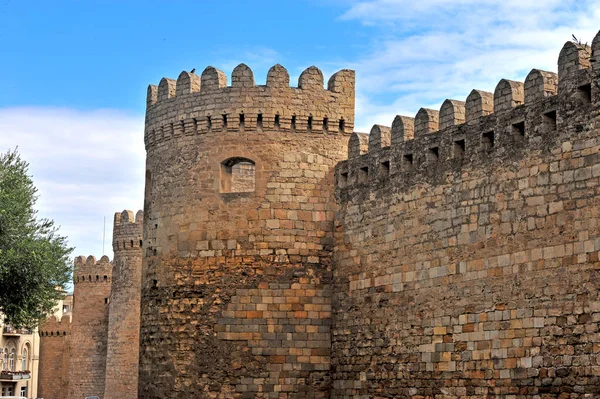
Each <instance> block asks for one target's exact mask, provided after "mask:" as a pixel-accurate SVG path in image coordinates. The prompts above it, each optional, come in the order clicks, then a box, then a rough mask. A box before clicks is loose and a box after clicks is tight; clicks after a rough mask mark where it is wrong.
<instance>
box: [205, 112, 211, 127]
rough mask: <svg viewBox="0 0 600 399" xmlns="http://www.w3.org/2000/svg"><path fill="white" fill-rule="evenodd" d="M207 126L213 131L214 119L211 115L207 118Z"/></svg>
mask: <svg viewBox="0 0 600 399" xmlns="http://www.w3.org/2000/svg"><path fill="white" fill-rule="evenodd" d="M206 126H207V127H208V130H210V129H212V117H211V116H210V115H208V116H207V117H206Z"/></svg>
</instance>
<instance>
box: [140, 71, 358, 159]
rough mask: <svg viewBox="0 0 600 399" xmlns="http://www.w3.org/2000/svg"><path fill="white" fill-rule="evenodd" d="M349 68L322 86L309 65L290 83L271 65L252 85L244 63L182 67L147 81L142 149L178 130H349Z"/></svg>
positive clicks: (351, 93)
mask: <svg viewBox="0 0 600 399" xmlns="http://www.w3.org/2000/svg"><path fill="white" fill-rule="evenodd" d="M354 79H355V77H354V71H352V70H348V69H343V70H341V71H338V72H336V73H335V74H334V75H333V76H331V78H330V79H329V81H328V83H327V88H325V87H324V78H323V73H322V72H321V70H319V68H317V67H314V66H311V67H309V68H307V69H306V70H304V72H302V74H301V75H300V77H299V78H298V85H297V87H291V86H290V77H289V74H288V72H287V70H286V69H285V68H284V67H282V66H281V65H279V64H278V65H275V66H273V67H272V68H271V69H270V70H269V72H268V74H267V80H266V85H256V84H255V81H254V73H253V72H252V70H251V69H250V68H249V67H248V66H247V65H245V64H240V65H238V66H237V67H236V68H235V69H234V70H233V72H232V75H231V85H230V86H228V82H227V76H226V75H225V73H223V72H222V71H220V70H218V69H216V68H214V67H210V66H209V67H207V68H206V69H205V70H204V72H202V75H201V76H198V75H196V74H195V73H191V72H186V71H183V72H181V74H180V75H179V77H178V78H177V80H174V79H169V78H163V79H162V80H161V81H160V83H159V85H158V86H155V85H149V86H148V95H147V101H146V105H147V110H146V131H145V135H144V139H145V143H146V148H147V149H148V148H150V147H153V146H155V145H158V144H160V143H163V142H166V141H169V140H172V139H177V138H178V137H179V136H181V135H196V134H204V133H208V132H245V131H263V130H264V131H267V130H275V131H284V132H289V131H293V132H305V133H315V134H323V133H327V134H350V133H351V132H352V130H353V128H354Z"/></svg>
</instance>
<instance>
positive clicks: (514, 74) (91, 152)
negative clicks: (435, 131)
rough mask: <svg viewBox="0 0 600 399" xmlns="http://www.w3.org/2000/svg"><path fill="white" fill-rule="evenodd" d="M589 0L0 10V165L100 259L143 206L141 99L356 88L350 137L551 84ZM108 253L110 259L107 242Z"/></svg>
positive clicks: (7, 4)
mask: <svg viewBox="0 0 600 399" xmlns="http://www.w3.org/2000/svg"><path fill="white" fill-rule="evenodd" d="M599 29H600V4H599V3H598V2H595V1H590V0H579V1H575V0H546V1H539V0H537V1H533V0H502V1H499V0H421V1H419V2H415V1H406V0H320V1H319V0H297V1H296V0H278V1H232V0H221V1H202V0H196V1H183V0H172V1H132V0H129V1H123V0H121V1H109V0H102V1H100V0H85V1H83V0H79V1H62V0H54V1H51V2H50V1H42V0H35V1H17V0H0V59H1V60H2V62H0V87H1V88H2V89H0V152H3V151H5V150H7V149H9V148H14V147H15V146H18V147H19V151H20V152H21V154H22V155H23V157H24V158H25V159H26V160H28V161H29V162H30V164H31V173H32V175H33V178H34V182H35V184H36V185H37V186H38V188H39V190H40V200H39V202H38V207H39V210H40V214H41V215H42V216H47V217H51V218H52V219H54V220H55V221H56V223H57V224H59V225H61V226H62V232H63V234H66V235H67V236H68V237H69V241H70V243H71V245H73V246H74V247H76V250H75V252H74V255H80V254H81V255H90V254H91V255H95V256H97V257H99V256H101V255H102V230H103V219H104V217H106V218H107V236H108V237H110V236H111V229H112V217H113V214H114V212H117V211H122V210H123V209H132V210H134V211H135V210H137V209H139V208H140V207H141V206H142V195H143V172H144V159H145V158H144V157H145V151H144V147H143V128H144V127H143V123H144V122H143V117H144V109H145V95H146V87H147V85H148V84H149V83H152V84H158V82H159V81H160V79H161V78H162V77H163V76H167V77H171V78H177V76H178V75H179V73H180V72H181V71H182V70H190V69H192V68H196V69H197V70H198V71H199V72H200V71H202V70H203V69H204V68H205V67H206V66H208V65H212V66H215V67H217V68H220V69H222V70H223V71H224V72H225V73H226V74H227V75H230V74H231V71H232V69H233V68H234V67H235V66H236V65H237V64H239V63H241V62H244V63H246V64H248V65H249V66H250V67H251V68H252V69H253V70H254V74H255V78H256V80H257V83H259V84H260V83H264V81H265V76H266V72H267V70H268V69H269V67H271V66H272V65H274V64H276V63H280V64H282V65H284V66H285V67H286V68H287V69H288V70H289V72H290V75H291V76H292V81H294V79H295V78H297V76H298V75H299V74H300V73H301V71H302V70H304V69H305V68H306V67H308V66H310V65H317V66H318V67H319V68H321V69H322V70H323V72H324V74H325V78H326V79H328V77H329V76H330V75H331V74H332V73H334V72H335V71H336V70H339V69H342V68H352V69H355V70H356V73H357V104H356V129H357V130H359V131H368V130H369V129H370V126H372V125H373V124H374V123H379V124H384V125H390V124H391V122H392V120H393V118H394V116H395V115H396V114H403V115H408V116H414V114H415V113H416V112H417V110H418V109H419V108H420V107H430V108H439V106H440V104H441V103H442V102H443V101H444V99H446V98H454V99H459V100H464V99H465V98H466V96H467V94H468V93H469V92H470V91H471V89H473V88H477V89H482V90H487V91H492V92H493V90H494V87H495V85H496V83H497V82H498V81H499V80H500V79H501V78H508V79H515V80H523V79H524V78H525V76H526V75H527V73H528V72H529V71H530V70H531V69H532V68H539V69H545V70H550V71H556V60H557V58H558V53H559V51H560V49H561V47H562V45H563V44H564V42H565V41H567V40H569V39H570V38H571V35H572V34H575V35H576V36H577V37H580V38H581V39H582V40H583V41H584V42H585V41H588V42H591V40H592V38H593V37H594V35H595V34H596V33H597V32H598V30H599ZM105 252H106V254H107V255H109V256H112V250H111V248H110V240H108V242H107V245H106V250H105Z"/></svg>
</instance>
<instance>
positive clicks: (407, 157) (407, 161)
mask: <svg viewBox="0 0 600 399" xmlns="http://www.w3.org/2000/svg"><path fill="white" fill-rule="evenodd" d="M403 158H404V168H405V169H406V170H410V169H412V167H413V154H404V157H403Z"/></svg>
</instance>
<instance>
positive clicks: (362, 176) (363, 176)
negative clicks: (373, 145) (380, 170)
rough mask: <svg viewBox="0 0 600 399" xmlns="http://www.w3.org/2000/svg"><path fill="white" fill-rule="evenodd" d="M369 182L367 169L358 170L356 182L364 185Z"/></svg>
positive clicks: (366, 167)
mask: <svg viewBox="0 0 600 399" xmlns="http://www.w3.org/2000/svg"><path fill="white" fill-rule="evenodd" d="M368 180H369V167H368V166H365V167H362V168H360V169H359V170H358V182H359V183H365V182H367V181H368Z"/></svg>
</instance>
